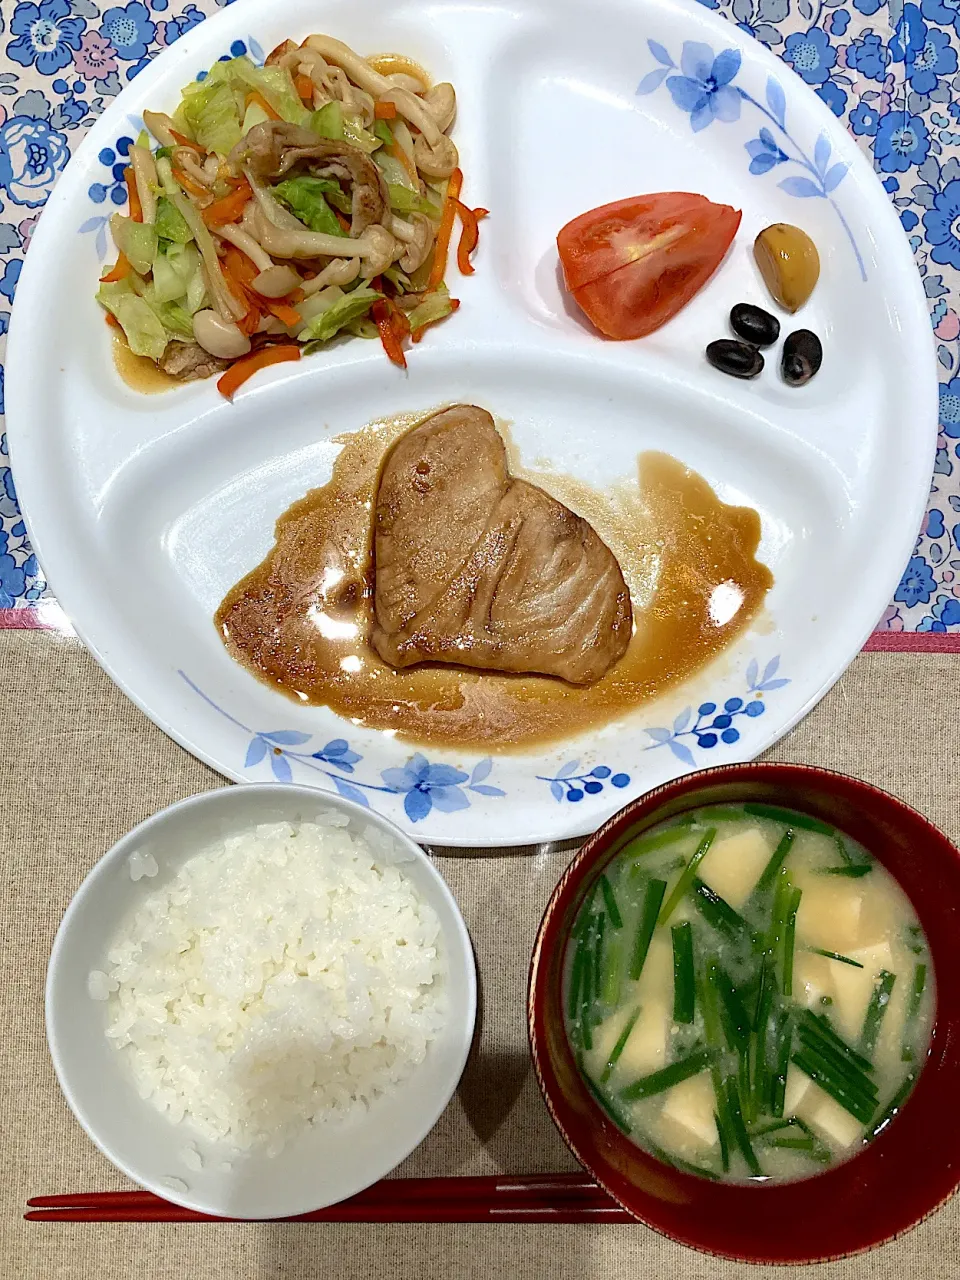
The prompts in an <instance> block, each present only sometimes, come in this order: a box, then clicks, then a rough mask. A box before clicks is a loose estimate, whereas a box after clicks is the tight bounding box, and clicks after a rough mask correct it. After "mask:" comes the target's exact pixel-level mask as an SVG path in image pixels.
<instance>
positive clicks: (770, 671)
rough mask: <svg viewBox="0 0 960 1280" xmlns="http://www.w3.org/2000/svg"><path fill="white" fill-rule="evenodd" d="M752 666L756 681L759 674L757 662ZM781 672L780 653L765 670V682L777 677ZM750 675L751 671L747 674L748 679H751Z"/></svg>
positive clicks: (775, 655)
mask: <svg viewBox="0 0 960 1280" xmlns="http://www.w3.org/2000/svg"><path fill="white" fill-rule="evenodd" d="M751 666H752V667H753V675H754V679H756V674H757V664H756V663H755V662H753V663H751ZM779 670H780V655H779V653H776V654H774V656H773V657H772V658H771V659H770V661H769V662H768V663H767V665H766V666H765V667H764V668H763V678H764V680H769V679H770V677H771V676H775V675H776V674H777V672H778V671H779ZM749 674H750V672H749V670H748V672H747V675H748V677H749Z"/></svg>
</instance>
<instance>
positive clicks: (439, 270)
mask: <svg viewBox="0 0 960 1280" xmlns="http://www.w3.org/2000/svg"><path fill="white" fill-rule="evenodd" d="M462 188H463V174H462V173H461V172H460V170H459V169H454V171H453V173H451V175H450V180H449V182H448V183H447V195H446V199H445V200H444V202H443V213H442V214H441V215H440V229H439V230H438V232H437V240H436V244H435V245H434V247H433V266H432V267H431V268H430V277H429V279H428V280H427V291H428V292H429V290H430V289H435V288H436V287H437V285H438V284H440V283H441V282H442V280H443V277H444V276H445V275H446V271H447V251H448V250H449V248H450V236H451V235H452V234H453V220H454V218H455V217H456V216H457V200H458V197H459V195H460V191H461V189H462Z"/></svg>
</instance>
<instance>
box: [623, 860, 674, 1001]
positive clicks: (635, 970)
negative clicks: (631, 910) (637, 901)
mask: <svg viewBox="0 0 960 1280" xmlns="http://www.w3.org/2000/svg"><path fill="white" fill-rule="evenodd" d="M666 891H667V882H666V880H650V881H648V882H647V887H646V889H645V890H644V894H643V905H642V906H641V908H640V923H639V924H638V925H637V935H636V938H635V940H634V944H633V958H632V959H631V961H630V977H631V978H632V979H633V980H634V982H636V980H637V979H638V978H639V977H640V975H641V973H643V966H644V964H645V963H646V959H647V952H648V951H649V950H650V939H651V938H652V937H653V931H654V929H655V928H656V927H657V916H658V915H659V912H660V904H661V902H663V895H664V894H665V893H666Z"/></svg>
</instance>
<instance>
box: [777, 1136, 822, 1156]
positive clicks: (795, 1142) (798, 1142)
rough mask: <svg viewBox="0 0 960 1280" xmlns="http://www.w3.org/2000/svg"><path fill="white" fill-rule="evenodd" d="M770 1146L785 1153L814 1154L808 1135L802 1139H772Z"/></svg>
mask: <svg viewBox="0 0 960 1280" xmlns="http://www.w3.org/2000/svg"><path fill="white" fill-rule="evenodd" d="M769 1145H770V1146H771V1147H779V1148H780V1149H781V1150H783V1151H807V1152H809V1153H810V1154H811V1155H812V1154H813V1143H812V1142H811V1141H810V1139H809V1138H808V1137H807V1136H806V1134H804V1136H803V1137H802V1138H771V1139H770V1142H769Z"/></svg>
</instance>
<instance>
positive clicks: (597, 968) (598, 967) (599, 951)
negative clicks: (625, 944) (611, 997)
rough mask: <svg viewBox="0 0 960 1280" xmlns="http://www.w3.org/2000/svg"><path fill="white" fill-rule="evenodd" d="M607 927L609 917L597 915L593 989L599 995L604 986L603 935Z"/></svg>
mask: <svg viewBox="0 0 960 1280" xmlns="http://www.w3.org/2000/svg"><path fill="white" fill-rule="evenodd" d="M606 927H607V917H606V916H604V915H599V916H597V923H596V925H595V926H594V935H595V936H594V950H593V989H594V992H595V993H596V995H597V996H598V997H599V995H600V992H601V990H602V988H603V935H604V933H605V931H606Z"/></svg>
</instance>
